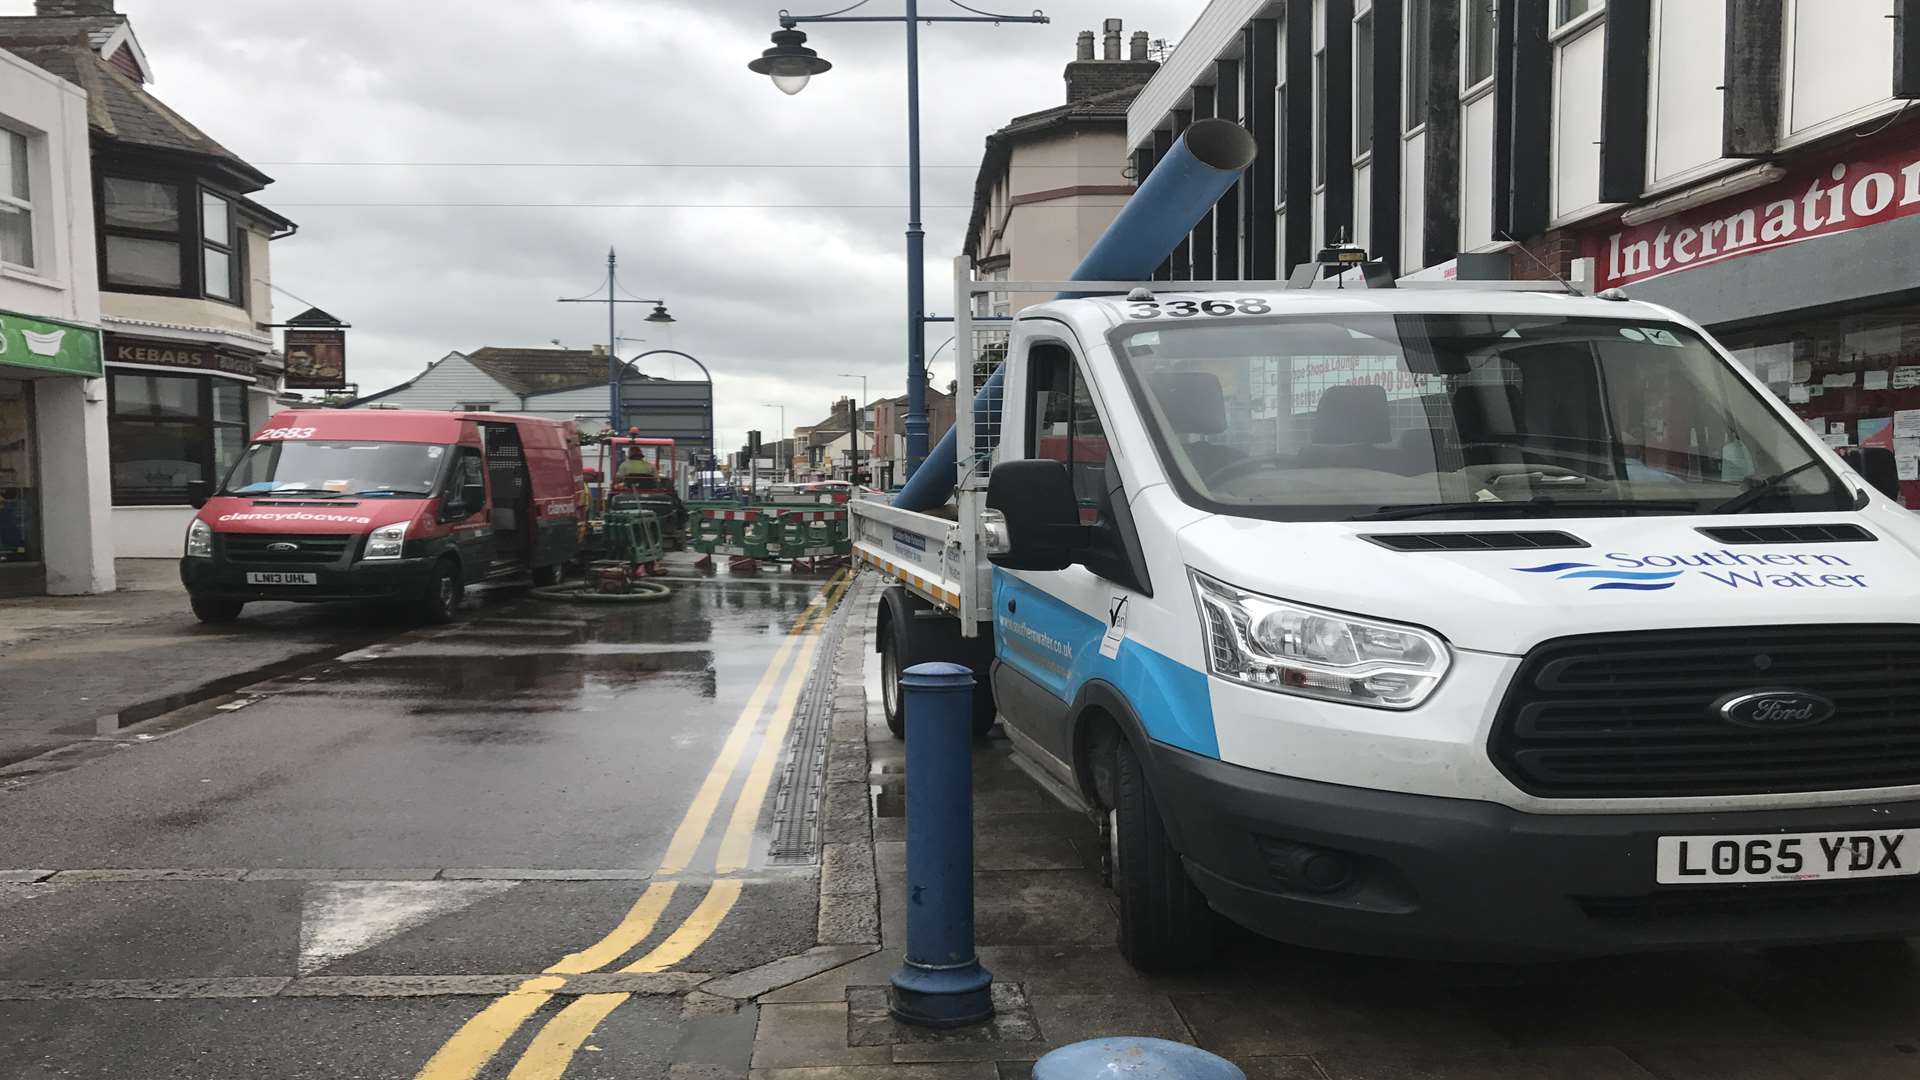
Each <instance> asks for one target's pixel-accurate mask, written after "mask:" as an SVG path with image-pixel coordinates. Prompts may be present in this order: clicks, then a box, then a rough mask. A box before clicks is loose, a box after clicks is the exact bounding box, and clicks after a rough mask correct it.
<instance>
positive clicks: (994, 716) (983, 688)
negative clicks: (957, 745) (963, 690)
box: [973, 669, 1000, 739]
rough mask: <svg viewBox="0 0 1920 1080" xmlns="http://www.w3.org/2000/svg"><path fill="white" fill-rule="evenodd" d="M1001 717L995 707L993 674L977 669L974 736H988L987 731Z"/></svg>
mask: <svg viewBox="0 0 1920 1080" xmlns="http://www.w3.org/2000/svg"><path fill="white" fill-rule="evenodd" d="M999 718H1000V716H999V710H997V709H995V708H994V707H993V675H992V673H991V672H988V671H981V670H977V669H976V670H975V671H974V673H973V737H974V738H976V739H984V738H986V737H987V732H989V731H992V730H993V722H994V721H995V720H998V719H999Z"/></svg>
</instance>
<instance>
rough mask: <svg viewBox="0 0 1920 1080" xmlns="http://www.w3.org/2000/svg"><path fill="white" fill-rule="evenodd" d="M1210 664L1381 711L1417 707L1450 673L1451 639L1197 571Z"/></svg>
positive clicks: (1232, 674)
mask: <svg viewBox="0 0 1920 1080" xmlns="http://www.w3.org/2000/svg"><path fill="white" fill-rule="evenodd" d="M1192 576H1193V591H1194V596H1195V598H1196V599H1197V600H1198V601H1199V604H1200V613H1201V617H1202V618H1201V621H1202V622H1203V623H1204V624H1205V628H1206V629H1205V633H1206V635H1207V667H1208V669H1209V670H1211V671H1212V672H1213V673H1214V674H1215V675H1218V676H1219V677H1221V678H1223V679H1231V680H1233V681H1234V682H1237V683H1244V684H1246V685H1248V686H1257V687H1259V688H1261V689H1262V690H1274V691H1277V692H1279V693H1283V694H1300V695H1302V696H1304V697H1315V698H1325V699H1327V700H1329V701H1340V702H1345V703H1346V704H1349V705H1366V706H1369V707H1372V708H1377V709H1411V708H1413V707H1414V706H1416V705H1418V704H1420V703H1421V702H1422V701H1425V700H1426V699H1427V695H1428V694H1431V693H1433V688H1434V687H1435V686H1438V685H1439V684H1440V678H1441V676H1443V675H1445V674H1446V673H1447V664H1448V662H1449V656H1448V652H1447V646H1446V643H1445V642H1443V641H1441V640H1440V639H1439V638H1438V637H1435V636H1434V635H1433V634H1430V633H1428V632H1427V631H1425V630H1420V629H1416V628H1414V627H1411V626H1399V625H1396V624H1393V623H1384V622H1377V621H1375V620H1372V619H1361V618H1356V617H1354V616H1352V615H1340V614H1336V613H1334V612H1331V611H1322V610H1320V609H1319V608H1310V607H1304V606H1302V605H1300V604H1289V603H1286V602H1284V601H1281V600H1274V599H1272V598H1270V597H1265V596H1258V595H1255V594H1254V593H1250V592H1246V591H1244V590H1242V589H1236V588H1234V587H1233V586H1231V585H1226V584H1223V583H1221V582H1218V581H1215V580H1214V579H1212V578H1210V577H1207V576H1206V575H1205V574H1202V573H1200V572H1198V571H1193V572H1192Z"/></svg>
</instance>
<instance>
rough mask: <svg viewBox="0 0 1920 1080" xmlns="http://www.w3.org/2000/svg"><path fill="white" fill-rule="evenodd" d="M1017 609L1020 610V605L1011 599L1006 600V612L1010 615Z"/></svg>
mask: <svg viewBox="0 0 1920 1080" xmlns="http://www.w3.org/2000/svg"><path fill="white" fill-rule="evenodd" d="M1019 610H1020V607H1019V605H1018V604H1016V603H1014V602H1013V601H1012V600H1009V601H1007V614H1009V615H1011V614H1013V613H1014V612H1016V611H1019Z"/></svg>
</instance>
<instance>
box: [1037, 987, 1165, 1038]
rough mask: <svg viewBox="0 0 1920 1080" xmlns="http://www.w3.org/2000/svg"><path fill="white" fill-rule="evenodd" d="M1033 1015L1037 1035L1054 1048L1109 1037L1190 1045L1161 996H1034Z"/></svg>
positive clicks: (1163, 996)
mask: <svg viewBox="0 0 1920 1080" xmlns="http://www.w3.org/2000/svg"><path fill="white" fill-rule="evenodd" d="M1033 1015H1034V1018H1035V1019H1036V1020H1038V1021H1039V1022H1040V1034H1041V1035H1042V1036H1043V1037H1045V1039H1046V1040H1047V1042H1049V1043H1051V1044H1053V1045H1055V1046H1065V1045H1067V1044H1069V1043H1077V1042H1081V1041H1083V1040H1086V1039H1098V1038H1104V1037H1106V1036H1109V1035H1137V1036H1141V1037H1145V1038H1154V1039H1166V1040H1168V1041H1169V1042H1184V1043H1190V1042H1193V1035H1192V1033H1191V1032H1189V1031H1188V1030H1187V1023H1186V1021H1185V1020H1183V1019H1181V1016H1180V1013H1179V1011H1178V1010H1177V1009H1175V1008H1174V1007H1173V1002H1172V1001H1170V1000H1168V998H1167V997H1166V995H1164V994H1113V993H1108V994H1035V995H1033Z"/></svg>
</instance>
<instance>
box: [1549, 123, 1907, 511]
mask: <svg viewBox="0 0 1920 1080" xmlns="http://www.w3.org/2000/svg"><path fill="white" fill-rule="evenodd" d="M1720 183H1721V186H1722V187H1723V189H1731V188H1735V187H1747V188H1748V190H1746V191H1744V192H1741V193H1739V194H1735V195H1730V196H1728V197H1726V198H1723V199H1720V200H1718V201H1714V202H1708V203H1705V204H1703V205H1698V206H1695V207H1692V208H1689V209H1685V210H1681V211H1678V212H1676V213H1673V214H1671V215H1668V216H1666V217H1661V218H1657V219H1653V220H1647V219H1645V218H1642V219H1641V220H1640V221H1639V222H1638V223H1636V224H1634V225H1632V226H1626V225H1621V226H1617V227H1614V228H1611V229H1607V230H1604V231H1600V232H1595V233H1589V234H1586V235H1585V236H1584V237H1583V248H1584V254H1586V255H1587V256H1589V257H1591V258H1592V259H1593V261H1594V270H1595V278H1596V284H1597V286H1598V287H1599V288H1601V289H1608V288H1619V289H1621V290H1622V291H1623V292H1624V293H1625V294H1626V295H1628V296H1630V297H1632V298H1634V299H1636V300H1647V301H1651V302H1653V303H1658V304H1665V305H1667V306H1669V307H1671V308H1673V309H1675V310H1676V311H1679V312H1681V313H1682V314H1684V315H1687V316H1688V317H1690V318H1692V319H1694V320H1696V321H1698V322H1699V323H1701V324H1702V325H1704V326H1706V327H1707V328H1708V329H1709V330H1711V331H1713V333H1714V334H1715V336H1716V337H1718V338H1719V339H1720V340H1721V342H1722V343H1723V344H1725V345H1726V346H1727V347H1728V348H1729V349H1730V350H1732V351H1733V353H1734V355H1735V357H1736V358H1738V359H1739V361H1740V362H1741V363H1742V364H1743V365H1745V366H1746V367H1747V368H1748V370H1750V371H1752V372H1753V373H1754V374H1756V375H1757V376H1759V377H1760V378H1761V379H1762V380H1764V381H1765V382H1766V384H1767V386H1768V387H1769V388H1770V389H1771V390H1772V391H1773V392H1774V394H1775V395H1777V396H1778V397H1779V398H1780V399H1781V400H1783V401H1785V402H1786V403H1787V404H1788V405H1789V406H1790V407H1791V408H1792V409H1793V411H1794V412H1795V413H1796V414H1797V415H1799V416H1800V417H1801V418H1802V419H1803V420H1805V421H1806V422H1807V425H1808V426H1809V427H1810V428H1812V429H1813V431H1814V433H1815V434H1816V435H1818V436H1820V437H1821V438H1823V439H1825V440H1826V442H1827V443H1828V444H1829V445H1832V446H1835V447H1840V446H1870V447H1884V448H1886V449H1889V450H1892V451H1893V452H1894V455H1895V460H1896V462H1897V463H1898V467H1899V475H1900V480H1901V485H1900V487H1901V501H1902V502H1903V503H1904V504H1905V505H1906V506H1908V507H1909V508H1914V509H1920V125H1916V124H1911V123H1910V124H1905V125H1902V126H1901V127H1898V128H1895V129H1892V130H1889V131H1887V132H1884V133H1882V134H1880V135H1878V136H1876V137H1874V138H1871V139H1850V140H1848V141H1847V142H1845V143H1842V144H1840V145H1839V146H1837V147H1836V148H1835V149H1833V150H1831V151H1830V152H1827V153H1824V154H1815V155H1810V156H1808V157H1805V158H1802V159H1800V160H1799V161H1797V162H1795V163H1793V164H1791V165H1789V166H1787V167H1785V168H1781V167H1778V166H1770V165H1756V166H1753V167H1752V168H1750V169H1748V170H1743V171H1742V172H1740V173H1737V174H1734V175H1733V176H1731V177H1728V178H1726V179H1725V180H1723V181H1721V182H1720ZM1708 426H1709V427H1710V426H1711V423H1710V421H1708ZM1706 434H1707V435H1710V434H1711V433H1710V432H1707V433H1706ZM1668 437H1669V438H1672V439H1694V438H1698V437H1705V436H1703V435H1702V434H1701V433H1700V432H1676V433H1670V434H1669V436H1668Z"/></svg>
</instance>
